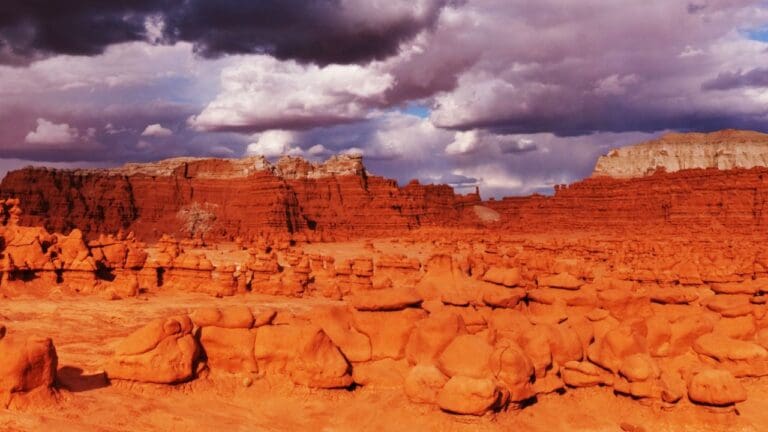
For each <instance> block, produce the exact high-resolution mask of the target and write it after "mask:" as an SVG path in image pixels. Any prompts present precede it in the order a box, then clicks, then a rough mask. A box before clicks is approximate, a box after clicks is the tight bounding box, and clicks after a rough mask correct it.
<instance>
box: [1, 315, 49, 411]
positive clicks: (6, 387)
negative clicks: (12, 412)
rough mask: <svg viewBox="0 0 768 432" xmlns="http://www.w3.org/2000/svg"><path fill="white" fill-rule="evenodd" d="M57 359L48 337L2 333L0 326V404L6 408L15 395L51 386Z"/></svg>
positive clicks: (47, 388)
mask: <svg viewBox="0 0 768 432" xmlns="http://www.w3.org/2000/svg"><path fill="white" fill-rule="evenodd" d="M57 362H58V357H57V355H56V348H55V347H54V346H53V341H52V340H51V339H50V338H42V337H34V336H33V337H21V336H15V335H7V336H6V335H5V327H2V326H0V406H2V407H8V406H9V405H10V404H11V403H12V402H13V399H14V397H15V396H18V395H23V394H26V393H29V392H32V391H37V390H50V389H52V388H53V386H54V382H55V380H56V367H57Z"/></svg>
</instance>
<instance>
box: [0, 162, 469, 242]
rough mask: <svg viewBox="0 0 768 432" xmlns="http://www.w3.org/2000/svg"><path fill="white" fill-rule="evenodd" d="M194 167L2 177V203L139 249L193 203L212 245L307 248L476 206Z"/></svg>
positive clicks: (49, 225)
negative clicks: (277, 238) (204, 211)
mask: <svg viewBox="0 0 768 432" xmlns="http://www.w3.org/2000/svg"><path fill="white" fill-rule="evenodd" d="M206 163H207V162H206ZM199 168H200V167H196V166H195V164H189V165H185V166H184V167H183V168H179V169H178V170H176V171H175V172H174V173H173V175H172V176H157V177H155V176H149V175H144V174H137V175H132V176H123V175H107V174H94V173H92V172H90V173H78V172H73V171H57V170H48V169H36V168H27V169H22V170H19V171H14V172H11V173H9V174H8V175H7V177H6V178H5V179H4V180H3V182H2V183H1V184H0V196H14V197H18V198H20V199H21V206H22V208H23V209H24V214H23V215H22V219H21V223H22V224H24V225H31V226H34V225H42V226H44V227H45V228H46V229H48V230H49V231H58V232H68V231H69V230H71V229H73V228H75V227H77V228H80V229H81V230H82V231H83V232H84V233H86V234H90V235H91V236H92V235H93V234H95V233H105V232H106V233H109V232H116V231H118V230H120V229H123V230H130V231H134V232H135V234H136V236H137V237H138V238H140V239H143V240H154V239H157V238H158V237H159V236H160V235H161V234H162V233H172V234H179V228H180V225H181V223H180V221H179V219H178V217H177V213H178V212H179V210H180V209H182V208H184V207H186V206H188V205H190V204H192V203H195V202H197V203H209V204H211V205H212V206H213V207H211V208H212V210H213V212H214V213H215V215H216V221H215V223H214V228H213V229H212V230H211V231H210V232H209V234H208V237H209V238H218V239H227V238H230V239H231V238H235V237H238V236H243V237H254V236H258V235H265V234H267V235H274V234H278V235H286V234H290V233H294V234H295V233H300V235H303V236H306V237H308V238H309V239H312V240H333V239H340V238H349V237H354V236H380V235H391V234H393V233H396V232H398V231H403V230H409V229H414V228H417V227H420V226H451V225H457V224H458V223H460V222H462V221H464V222H465V223H469V222H468V221H472V220H474V217H473V216H472V212H471V210H469V211H465V208H466V207H467V206H470V205H472V204H477V203H479V202H480V200H479V197H478V196H477V195H475V194H473V195H467V196H457V195H455V194H454V193H453V190H452V189H451V188H450V187H448V186H432V185H421V184H418V183H411V184H409V185H407V186H405V187H403V188H400V187H398V185H397V183H396V182H395V181H393V180H388V179H385V178H382V177H368V176H366V175H360V176H355V175H350V176H334V177H324V178H318V179H289V180H285V179H283V178H281V177H278V176H276V175H274V174H272V173H271V172H269V171H261V172H256V173H253V174H251V175H250V176H248V177H242V178H209V177H207V178H197V177H195V175H196V174H195V172H196V170H198V169H199ZM213 168H214V169H215V167H213ZM211 171H212V169H211V167H206V172H208V173H210V172H211ZM475 223H477V222H475Z"/></svg>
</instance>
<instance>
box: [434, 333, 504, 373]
mask: <svg viewBox="0 0 768 432" xmlns="http://www.w3.org/2000/svg"><path fill="white" fill-rule="evenodd" d="M492 354H493V346H492V345H491V344H489V343H488V341H487V340H486V339H485V338H484V337H482V336H479V335H469V334H467V335H459V336H456V338H454V339H453V340H452V341H451V343H449V344H448V346H447V347H446V348H445V350H444V351H443V353H442V354H440V357H438V359H437V367H438V369H440V371H442V372H443V373H444V374H446V375H447V376H449V377H454V376H465V377H470V378H486V377H490V376H493V374H492V372H491V369H490V363H489V362H490V359H491V355H492Z"/></svg>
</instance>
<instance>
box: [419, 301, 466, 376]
mask: <svg viewBox="0 0 768 432" xmlns="http://www.w3.org/2000/svg"><path fill="white" fill-rule="evenodd" d="M466 332H467V329H466V326H465V325H464V320H463V319H462V318H461V316H460V315H458V314H456V313H453V312H451V311H439V312H435V313H432V314H430V315H429V317H428V318H426V319H423V320H421V321H418V322H417V323H416V325H415V328H414V330H413V332H411V334H410V337H409V338H408V343H407V345H406V347H405V356H406V358H407V359H408V361H409V362H410V363H411V364H434V363H435V361H436V360H437V357H438V356H439V355H440V354H441V353H442V352H443V350H444V349H445V347H446V346H448V344H449V343H451V341H452V340H453V339H454V338H456V336H458V335H460V334H465V333H466Z"/></svg>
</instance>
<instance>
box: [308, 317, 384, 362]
mask: <svg viewBox="0 0 768 432" xmlns="http://www.w3.org/2000/svg"><path fill="white" fill-rule="evenodd" d="M311 319H312V322H313V323H314V324H315V325H318V326H320V328H322V329H323V331H324V332H325V334H327V335H328V337H329V338H331V341H332V342H333V343H334V344H336V346H338V347H339V349H340V350H341V352H342V353H343V354H344V357H346V358H347V360H349V361H350V362H366V361H368V360H370V359H371V340H370V338H368V336H366V335H365V334H363V333H360V332H359V331H358V330H357V329H356V328H355V327H354V326H353V317H352V312H351V311H350V310H349V309H348V308H347V307H344V306H331V307H327V308H317V309H316V310H314V311H313V312H312V317H311Z"/></svg>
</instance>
